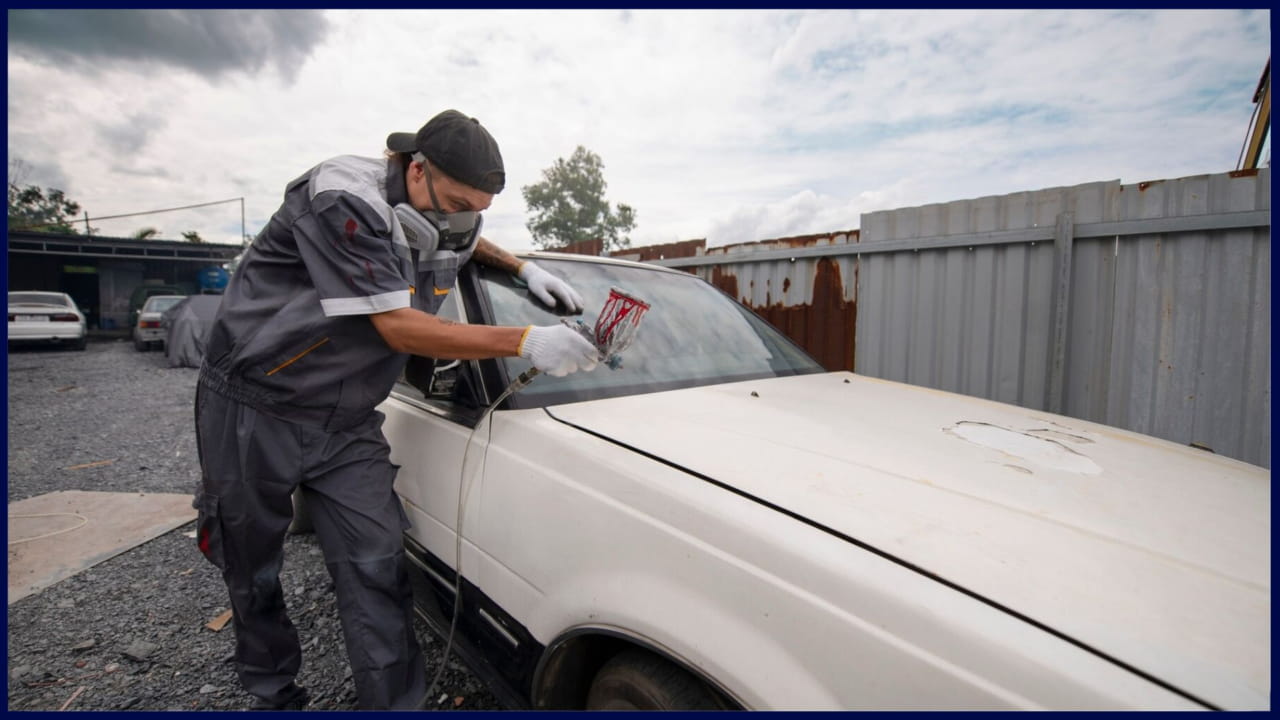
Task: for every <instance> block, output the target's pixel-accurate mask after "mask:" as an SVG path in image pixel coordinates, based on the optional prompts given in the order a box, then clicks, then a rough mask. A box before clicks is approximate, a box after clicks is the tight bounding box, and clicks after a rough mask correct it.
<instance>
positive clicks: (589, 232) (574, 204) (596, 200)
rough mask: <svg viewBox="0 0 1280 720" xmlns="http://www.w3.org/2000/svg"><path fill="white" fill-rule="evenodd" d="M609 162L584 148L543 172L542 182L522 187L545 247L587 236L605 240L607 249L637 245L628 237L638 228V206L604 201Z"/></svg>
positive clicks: (533, 230) (534, 230)
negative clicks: (606, 163)
mask: <svg viewBox="0 0 1280 720" xmlns="http://www.w3.org/2000/svg"><path fill="white" fill-rule="evenodd" d="M603 170H604V163H602V162H601V161H600V156H599V155H596V154H595V153H593V152H591V151H590V150H588V149H586V148H584V147H582V146H581V145H579V146H578V148H577V149H576V150H574V151H573V155H572V156H570V157H569V159H568V160H565V159H564V158H557V159H556V164H555V165H553V166H551V167H549V168H547V169H546V170H543V171H542V181H541V182H537V183H534V184H532V185H526V186H524V187H523V188H521V192H522V193H523V194H524V202H525V204H526V205H528V207H529V212H530V213H532V215H533V216H532V217H531V218H530V219H529V220H528V222H526V223H525V227H526V228H528V229H529V232H530V234H532V235H533V242H534V243H535V244H537V246H538V247H539V248H549V247H560V246H562V245H570V244H572V243H576V242H583V241H586V240H596V239H600V240H603V241H604V249H605V250H606V251H607V250H612V249H615V248H625V247H630V246H631V238H630V237H628V236H627V233H628V232H630V231H631V230H632V229H634V228H635V226H636V213H635V210H633V209H632V208H631V206H629V205H625V204H623V203H618V205H617V207H616V208H613V207H611V206H610V205H609V202H608V201H606V200H605V199H604V191H605V188H606V187H607V184H606V183H605V181H604V173H603Z"/></svg>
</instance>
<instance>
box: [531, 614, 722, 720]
mask: <svg viewBox="0 0 1280 720" xmlns="http://www.w3.org/2000/svg"><path fill="white" fill-rule="evenodd" d="M632 648H639V649H641V650H646V651H648V652H651V653H653V654H654V655H657V656H658V657H660V658H662V659H663V660H665V661H667V662H669V663H671V664H673V665H675V666H677V667H679V668H681V669H682V670H685V671H686V672H688V673H690V674H691V675H693V676H694V677H696V678H698V679H699V680H700V681H702V683H703V684H705V685H706V686H707V687H708V688H710V689H711V691H712V692H713V693H714V694H715V695H716V696H717V697H718V698H719V699H720V701H721V703H722V704H723V705H724V707H725V709H726V710H744V709H746V708H745V706H744V705H743V704H742V703H741V702H740V701H739V700H738V699H737V698H736V697H734V695H733V694H732V693H730V692H729V691H728V690H726V689H725V688H724V687H723V686H722V685H721V684H720V683H718V682H716V680H715V679H714V678H711V677H708V676H707V675H706V674H705V673H703V672H702V671H701V670H700V669H699V668H698V667H696V666H694V665H693V664H692V663H688V662H685V661H684V660H683V659H681V658H680V657H677V656H676V655H675V653H672V652H671V651H670V650H668V649H667V648H664V647H663V646H662V645H661V644H659V643H656V642H652V641H650V640H648V639H646V638H644V637H641V636H639V635H636V634H634V633H629V632H627V631H625V630H622V629H619V628H606V627H579V628H574V629H573V630H570V631H568V632H565V633H563V634H562V635H560V636H559V637H557V638H556V639H555V640H553V641H552V642H550V643H548V644H547V647H546V650H545V651H544V652H543V653H542V657H541V658H540V659H539V660H538V664H537V667H536V668H535V669H534V673H533V686H532V688H531V690H530V703H531V705H532V707H533V708H534V709H535V710H549V709H575V710H577V709H583V708H585V707H586V701H587V692H588V690H590V688H591V681H592V680H593V679H594V678H595V676H596V673H597V672H598V671H599V670H600V668H601V666H603V665H604V664H605V663H606V662H607V661H608V660H609V659H610V658H612V657H613V656H615V655H617V654H618V653H620V652H622V651H624V650H628V649H632Z"/></svg>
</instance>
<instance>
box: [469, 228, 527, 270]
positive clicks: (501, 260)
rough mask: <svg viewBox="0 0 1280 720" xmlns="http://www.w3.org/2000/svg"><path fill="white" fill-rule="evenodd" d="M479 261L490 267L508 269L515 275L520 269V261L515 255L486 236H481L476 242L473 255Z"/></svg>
mask: <svg viewBox="0 0 1280 720" xmlns="http://www.w3.org/2000/svg"><path fill="white" fill-rule="evenodd" d="M471 257H472V258H474V259H475V260H476V261H477V262H480V263H484V264H485V265H488V266H490V267H495V268H498V269H500V270H506V271H507V272H509V273H511V274H512V275H514V274H515V273H516V272H517V271H519V270H520V261H519V260H518V259H516V256H515V255H512V254H511V253H509V252H507V251H506V250H503V249H502V248H500V247H498V246H497V245H494V244H493V243H492V242H491V241H489V240H488V239H486V238H483V237H482V238H480V239H479V240H478V241H477V242H476V249H475V252H474V253H472V255H471Z"/></svg>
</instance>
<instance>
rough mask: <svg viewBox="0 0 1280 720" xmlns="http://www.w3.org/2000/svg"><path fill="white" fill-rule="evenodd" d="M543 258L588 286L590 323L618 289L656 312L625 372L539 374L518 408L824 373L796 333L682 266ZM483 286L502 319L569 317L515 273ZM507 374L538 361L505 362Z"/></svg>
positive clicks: (536, 321) (585, 318) (488, 276)
mask: <svg viewBox="0 0 1280 720" xmlns="http://www.w3.org/2000/svg"><path fill="white" fill-rule="evenodd" d="M537 262H538V265H539V266H541V267H542V268H543V269H545V270H547V271H548V272H551V273H552V274H554V275H556V276H558V277H560V278H563V279H565V280H566V281H568V282H569V283H570V284H571V285H573V287H574V289H575V290H577V291H578V292H579V293H581V295H582V297H583V300H584V307H585V308H586V310H585V312H584V313H583V314H582V315H580V316H573V317H571V318H570V322H576V321H578V320H581V321H582V322H584V323H585V324H586V325H587V327H588V328H592V327H594V325H595V321H596V317H597V315H598V314H599V312H600V310H601V309H602V308H603V307H604V303H605V300H606V299H607V298H608V296H609V289H610V288H611V287H617V288H619V289H621V290H623V291H625V292H627V293H629V294H631V295H634V296H636V297H638V298H640V299H642V300H644V301H645V302H647V303H649V305H650V310H649V312H648V313H647V314H646V315H645V316H644V321H643V323H642V324H641V325H640V328H639V330H638V331H637V333H636V336H635V340H634V342H632V344H631V346H630V347H629V348H628V349H627V350H626V351H625V352H623V353H622V354H621V356H620V357H621V366H620V367H618V368H617V369H613V368H610V367H605V366H601V367H598V368H597V369H596V370H594V371H592V372H586V373H581V372H580V373H574V374H572V375H568V376H566V377H562V378H557V377H551V376H549V375H540V376H539V377H538V378H537V380H535V381H534V382H533V383H532V384H531V385H530V386H529V387H527V388H525V389H524V390H522V391H521V392H520V393H518V394H517V395H516V396H515V397H516V398H517V400H516V402H515V405H516V406H517V407H532V406H541V405H546V404H551V403H561V402H573V401H577V400H594V399H600V398H605V397H617V396H619V395H630V394H635V393H642V392H653V391H657V390H668V389H675V388H682V387H693V386H697V385H712V384H717V383H723V382H735V381H739V380H751V379H757V378H762V377H778V376H783V375H798V374H806V373H815V372H822V371H823V370H822V367H821V366H819V365H818V364H817V363H816V362H814V361H813V360H812V359H811V358H810V357H809V356H808V355H806V354H805V353H804V352H803V351H802V350H800V349H799V348H798V347H797V346H796V345H795V344H794V343H792V342H791V341H790V340H789V339H788V338H786V337H785V336H783V335H782V334H781V333H779V332H778V331H776V330H774V329H773V328H772V327H770V326H769V325H768V324H767V323H765V322H764V321H762V320H760V319H759V318H758V317H757V316H756V315H755V314H754V313H752V312H750V311H749V310H747V309H746V308H743V307H742V306H741V305H739V304H738V303H737V302H734V301H733V300H732V299H731V298H729V297H728V296H726V295H725V294H724V293H722V292H720V291H719V290H717V289H716V288H714V287H712V286H711V285H709V284H707V283H705V282H703V281H701V280H699V279H698V278H696V277H694V276H692V275H688V274H686V273H679V272H667V271H661V270H656V269H653V270H650V269H645V268H635V267H629V266H625V265H612V264H607V263H588V262H580V261H572V260H563V261H560V260H549V259H544V258H539V259H538V261H537ZM483 278H484V280H483V282H482V283H481V288H482V291H483V292H484V293H485V294H486V295H487V296H488V300H489V303H490V305H491V307H492V308H493V312H494V315H495V320H496V322H497V324H499V325H549V324H552V323H556V322H560V320H561V316H559V315H557V314H555V313H553V312H551V311H550V310H548V309H546V307H545V306H544V305H543V304H542V303H541V302H539V301H538V300H537V299H536V298H533V297H532V296H531V295H530V294H529V291H528V289H527V288H526V287H525V286H524V284H523V283H522V282H521V281H520V280H519V279H517V278H514V277H512V276H511V275H509V274H507V273H501V272H485V273H484V274H483ZM501 362H502V363H503V365H504V367H505V369H506V372H507V377H508V378H514V377H515V376H516V375H518V374H520V373H521V372H524V371H525V370H527V369H528V368H529V367H530V364H529V361H527V360H523V359H520V358H506V359H504V360H502V361H501Z"/></svg>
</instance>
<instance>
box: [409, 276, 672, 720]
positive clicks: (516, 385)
mask: <svg viewBox="0 0 1280 720" xmlns="http://www.w3.org/2000/svg"><path fill="white" fill-rule="evenodd" d="M648 310H649V304H648V303H646V302H644V301H643V300H640V299H639V298H638V297H636V296H634V295H631V294H629V293H627V292H625V291H623V290H620V289H618V288H610V290H609V297H608V299H607V300H606V301H605V305H604V309H603V310H601V312H600V315H599V317H597V318H596V323H595V326H594V328H588V327H587V326H586V325H585V324H584V323H583V322H582V321H581V320H579V321H577V323H576V324H571V323H569V322H568V321H567V320H566V321H563V322H565V324H566V325H568V326H569V327H570V328H573V329H574V330H577V331H578V332H579V333H581V334H582V336H583V337H585V338H586V339H587V341H588V342H591V343H593V344H594V345H595V346H596V349H597V350H598V351H599V353H600V359H601V362H603V363H604V364H605V365H606V366H608V367H610V368H612V369H614V370H617V369H618V368H620V367H621V366H622V359H621V356H620V355H619V353H621V352H622V351H623V350H625V349H626V348H627V347H628V346H629V345H631V342H632V341H633V340H634V339H635V334H636V330H637V329H638V328H639V326H640V319H641V318H642V317H644V314H645V313H646V312H647V311H648ZM539 372H540V371H539V370H538V368H536V367H532V368H529V369H528V370H525V371H524V372H523V373H521V374H520V375H519V376H518V377H516V379H515V380H513V381H512V382H511V384H510V385H508V386H507V388H506V389H505V390H503V391H502V393H501V394H500V395H498V399H497V400H494V401H493V402H492V403H490V404H489V406H488V407H486V408H485V409H484V412H483V413H481V415H480V419H479V420H477V421H476V424H475V427H473V428H471V433H470V434H469V435H468V436H467V443H466V445H464V446H463V448H462V470H461V472H460V473H459V475H458V511H457V513H458V514H457V519H456V521H455V524H454V530H455V532H454V536H455V537H454V548H453V555H454V556H453V618H452V619H451V620H450V621H449V639H448V640H447V641H446V642H445V646H444V656H443V657H442V658H441V659H440V669H439V670H437V671H436V676H435V678H434V679H433V680H432V681H431V685H429V686H428V687H427V693H426V695H424V696H423V697H422V702H421V703H420V704H419V706H418V709H420V710H425V709H426V708H427V706H428V704H430V702H431V696H432V695H434V694H435V689H436V686H437V685H438V684H439V683H440V678H441V677H442V676H443V675H444V669H445V667H446V666H448V664H449V654H450V653H451V652H453V638H454V634H455V633H456V632H457V630H458V615H460V614H461V610H462V515H463V509H464V508H465V507H466V494H467V490H468V489H469V486H468V484H467V456H468V455H469V454H470V451H471V443H472V442H473V441H474V440H475V437H476V433H477V432H479V430H480V426H481V425H484V424H485V423H486V421H488V438H487V439H486V440H485V445H484V458H485V459H486V460H487V458H488V456H489V445H490V444H491V442H492V440H493V422H492V415H493V411H494V410H495V409H497V407H498V406H499V405H501V404H502V402H503V401H504V400H506V399H507V398H508V397H510V396H511V395H512V394H514V393H516V392H519V391H520V390H523V389H524V388H525V387H527V386H528V385H529V383H531V382H533V379H534V378H535V377H537V376H538V374H539ZM481 467H482V468H483V467H484V463H481Z"/></svg>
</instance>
